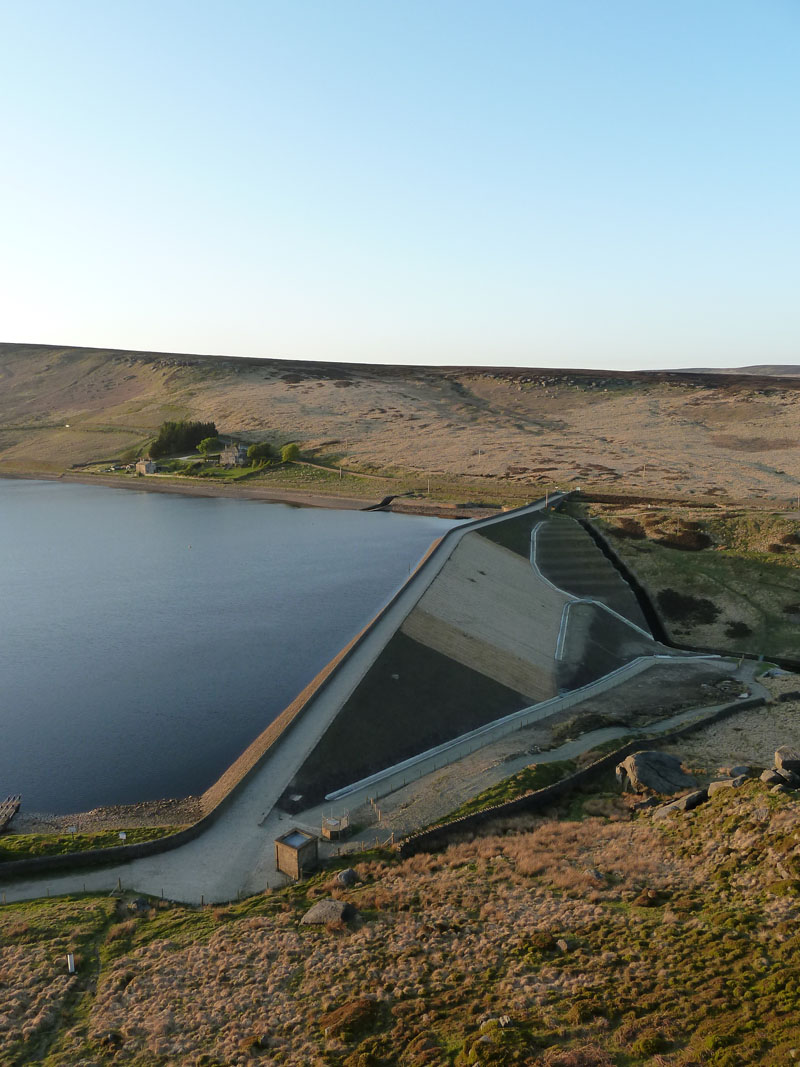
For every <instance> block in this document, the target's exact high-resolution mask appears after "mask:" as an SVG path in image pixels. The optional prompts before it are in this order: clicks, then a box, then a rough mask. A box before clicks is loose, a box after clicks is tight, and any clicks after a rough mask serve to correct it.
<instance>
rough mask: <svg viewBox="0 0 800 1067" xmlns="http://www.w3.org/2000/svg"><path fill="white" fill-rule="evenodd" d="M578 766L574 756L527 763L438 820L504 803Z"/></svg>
mask: <svg viewBox="0 0 800 1067" xmlns="http://www.w3.org/2000/svg"><path fill="white" fill-rule="evenodd" d="M576 769H577V764H576V763H575V761H574V760H569V759H566V760H553V762H552V763H534V764H532V765H531V766H530V767H524V768H523V769H522V770H521V771H517V773H516V774H512V775H511V776H510V777H509V778H504V779H503V781H502V782H497V783H496V784H495V785H492V786H489V788H488V789H484V790H483V792H482V793H478V794H477V796H474V797H473V798H472V799H471V800H467V801H466V802H465V803H464V804H462V805H461V806H460V807H458V808H456V809H455V811H451V812H450V814H449V815H446V816H445V817H444V818H443V819H439V822H438V823H435V824H434V825H437V826H438V825H439V824H440V823H446V822H450V821H451V820H452V819H460V818H462V816H464V815H474V814H475V812H478V811H484V810H485V809H486V808H493V807H496V806H497V805H498V804H506V803H508V801H509V800H516V799H517V798H518V797H523V796H525V795H526V794H527V793H534V792H535V791H536V790H537V789H544V788H545V786H548V785H553V783H554V782H560V781H561V780H562V778H566V777H567V775H569V774H572V773H573V772H574V771H575V770H576Z"/></svg>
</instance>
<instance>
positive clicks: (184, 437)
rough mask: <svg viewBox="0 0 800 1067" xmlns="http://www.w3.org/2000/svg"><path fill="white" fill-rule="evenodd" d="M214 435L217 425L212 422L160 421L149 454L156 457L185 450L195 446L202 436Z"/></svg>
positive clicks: (215, 434)
mask: <svg viewBox="0 0 800 1067" xmlns="http://www.w3.org/2000/svg"><path fill="white" fill-rule="evenodd" d="M216 436H217V427H216V426H215V425H214V423H213V422H190V421H185V420H181V421H178V422H162V423H161V427H160V429H159V431H158V436H157V437H156V439H155V441H153V443H152V444H151V445H150V455H151V456H152V457H153V459H158V457H159V456H170V455H173V454H174V453H175V452H186V451H189V450H191V449H193V448H197V446H198V445H199V444H200V442H201V441H202V440H203V439H204V438H208V437H214V438H215V437H216Z"/></svg>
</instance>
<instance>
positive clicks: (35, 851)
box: [0, 826, 183, 861]
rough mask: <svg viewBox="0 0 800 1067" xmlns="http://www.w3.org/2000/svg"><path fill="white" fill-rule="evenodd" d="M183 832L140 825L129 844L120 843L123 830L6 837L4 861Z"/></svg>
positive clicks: (1, 851)
mask: <svg viewBox="0 0 800 1067" xmlns="http://www.w3.org/2000/svg"><path fill="white" fill-rule="evenodd" d="M182 829H183V827H182V826H136V827H134V828H133V829H131V830H125V831H124V832H125V834H126V835H127V837H126V840H125V841H121V840H120V837H119V834H120V831H119V830H102V831H98V832H96V833H87V834H3V835H2V836H0V861H3V860H21V859H28V858H30V857H31V856H62V855H67V854H69V853H73V852H87V851H89V850H90V849H95V848H113V847H114V846H115V845H122V844H125V845H136V844H139V843H140V842H142V841H155V840H157V839H158V838H161V837H167V836H168V835H169V834H174V833H177V831H178V830H182Z"/></svg>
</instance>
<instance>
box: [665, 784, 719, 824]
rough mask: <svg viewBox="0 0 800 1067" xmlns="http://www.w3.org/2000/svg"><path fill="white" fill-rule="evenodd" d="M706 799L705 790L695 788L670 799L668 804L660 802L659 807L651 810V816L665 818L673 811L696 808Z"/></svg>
mask: <svg viewBox="0 0 800 1067" xmlns="http://www.w3.org/2000/svg"><path fill="white" fill-rule="evenodd" d="M706 800H708V793H707V792H706V790H705V789H695V790H694V792H693V793H687V794H686V795H685V796H682V797H678V799H677V800H671V801H670V802H669V804H662V805H661V807H660V808H656V809H655V811H654V812H653V818H654V819H665V818H666V817H667V816H668V815H671V814H672V812H673V811H692V809H693V808H696V807H697V806H698V805H699V804H702V803H703V802H704V801H706Z"/></svg>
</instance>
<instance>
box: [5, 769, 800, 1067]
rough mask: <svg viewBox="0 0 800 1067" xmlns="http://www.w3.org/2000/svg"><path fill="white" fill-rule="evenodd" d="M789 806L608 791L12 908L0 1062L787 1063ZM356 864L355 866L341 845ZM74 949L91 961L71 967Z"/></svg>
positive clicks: (793, 833) (622, 1066) (194, 1065)
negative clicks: (324, 859) (308, 868)
mask: <svg viewBox="0 0 800 1067" xmlns="http://www.w3.org/2000/svg"><path fill="white" fill-rule="evenodd" d="M798 825H799V824H798V808H797V801H796V800H794V799H792V798H791V797H789V796H786V795H771V794H769V793H768V792H767V790H766V787H764V786H763V785H762V784H761V783H760V782H753V783H751V784H749V785H747V786H746V787H744V788H743V789H742V790H741V791H740V792H738V793H736V794H732V793H730V792H729V793H728V794H727V795H724V794H717V795H716V796H715V797H714V798H712V800H711V801H710V802H709V803H708V804H706V805H703V806H702V807H701V808H699V809H697V811H696V812H694V813H693V814H691V815H690V816H684V817H682V818H677V817H676V818H673V819H670V820H665V821H663V822H652V821H651V820H650V818H649V816H647V815H646V814H643V813H640V814H637V815H633V816H631V815H630V814H629V813H628V812H627V811H626V809H625V808H624V806H623V805H622V803H621V801H620V800H619V799H618V798H615V797H614V796H611V795H608V796H602V795H594V796H590V797H586V798H583V800H582V801H579V802H575V803H573V804H572V805H571V807H570V811H569V814H568V815H566V814H562V816H561V817H560V818H532V817H529V818H520V817H518V818H516V819H515V820H513V821H510V822H508V823H506V824H503V825H496V826H495V827H489V828H488V829H487V831H486V833H485V834H484V835H483V836H481V837H478V838H477V839H476V840H474V841H471V842H464V843H461V844H455V845H453V846H451V847H450V848H449V849H448V850H447V851H446V852H445V853H442V854H437V855H425V854H421V855H417V856H414V857H412V858H410V859H408V860H406V861H399V860H398V859H397V858H396V857H395V856H394V855H392V854H389V853H386V854H381V853H372V854H366V855H363V856H362V857H361V858H360V859H359V860H358V862H357V863H356V870H357V873H358V875H359V877H360V879H361V881H360V883H359V884H358V885H357V886H355V887H353V888H352V889H348V890H343V889H335V890H333V893H334V895H335V896H339V897H342V898H345V899H347V900H348V901H349V902H350V903H351V904H352V905H353V906H354V907H355V908H356V909H357V910H358V913H359V917H358V918H356V919H355V920H354V921H353V922H352V923H350V924H348V925H345V924H331V925H329V926H328V927H327V928H326V927H308V926H302V925H300V924H299V919H300V917H301V916H302V915H303V913H304V911H305V910H306V908H307V907H308V906H309V905H310V904H311V903H312V902H313V901H314V900H315V899H317V898H319V897H320V896H329V895H330V894H331V888H330V885H329V879H330V877H331V872H328V873H323V874H320V875H317V876H316V877H314V878H312V879H310V880H309V881H308V882H306V883H304V884H302V885H299V886H296V887H293V888H290V889H287V890H285V891H281V892H276V893H273V894H272V895H268V896H259V897H253V898H251V899H249V900H247V901H244V902H242V903H240V904H231V905H229V906H225V907H213V908H209V907H206V908H187V907H182V906H177V905H172V904H170V903H169V902H161V901H158V900H155V901H152V903H151V906H150V907H149V908H146V909H145V910H144V911H143V912H140V913H137V914H131V913H130V912H129V911H128V910H127V909H126V907H125V904H124V902H119V903H118V902H116V901H114V900H111V899H108V898H102V899H99V898H91V897H86V898H81V899H74V898H73V899H62V900H40V901H36V902H32V903H24V904H13V905H9V906H7V907H4V908H2V910H0V937H1V938H2V941H1V942H0V956H1V957H2V972H0V984H1V985H2V989H3V997H2V1000H1V1001H0V1032H2V1035H3V1036H2V1040H1V1041H0V1045H1V1046H2V1052H0V1063H2V1064H3V1065H4V1067H12V1065H17V1064H27V1063H31V1062H34V1061H35V1062H37V1063H42V1064H45V1065H48V1067H56V1065H58V1067H69V1065H78V1064H89V1063H91V1064H93V1065H98V1067H100V1065H105V1064H111V1063H113V1064H115V1065H118V1067H122V1065H131V1067H134V1065H135V1067H161V1065H164V1067H166V1065H167V1064H173V1063H181V1064H185V1065H187V1067H201V1065H202V1067H213V1065H218V1067H222V1065H229V1064H243V1065H244V1064H259V1063H263V1064H286V1065H298V1067H300V1065H302V1067H308V1065H310V1064H330V1065H335V1067H365V1065H372V1067H392V1065H398V1064H399V1065H401V1067H403V1065H406V1067H416V1065H420V1067H421V1065H439V1064H442V1065H446V1064H450V1065H454V1067H465V1065H469V1064H486V1065H496V1067H500V1065H512V1064H513V1065H531V1067H536V1065H542V1067H609V1065H616V1067H645V1065H647V1067H655V1065H661V1067H700V1065H705V1064H710V1065H714V1067H744V1065H747V1067H755V1065H764V1067H773V1065H774V1064H777V1063H787V1062H790V1057H791V1055H792V1053H791V1052H790V1050H792V1049H794V1048H796V1047H797V1046H798V1045H800V1024H798V1020H797V1012H796V999H797V989H798V985H799V984H800V935H798V932H797V918H798V900H799V899H800V897H798V886H800V845H798ZM342 862H344V861H342ZM67 951H73V952H75V953H76V958H77V961H78V971H77V974H76V975H74V976H72V977H70V976H68V975H67V974H66V966H65V953H66V952H67Z"/></svg>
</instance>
